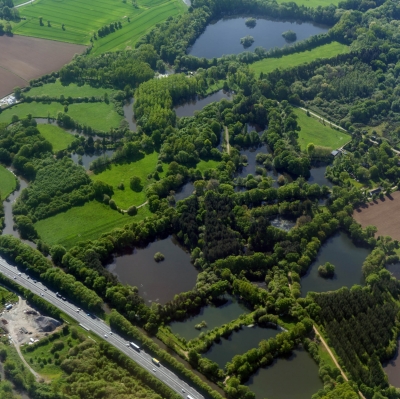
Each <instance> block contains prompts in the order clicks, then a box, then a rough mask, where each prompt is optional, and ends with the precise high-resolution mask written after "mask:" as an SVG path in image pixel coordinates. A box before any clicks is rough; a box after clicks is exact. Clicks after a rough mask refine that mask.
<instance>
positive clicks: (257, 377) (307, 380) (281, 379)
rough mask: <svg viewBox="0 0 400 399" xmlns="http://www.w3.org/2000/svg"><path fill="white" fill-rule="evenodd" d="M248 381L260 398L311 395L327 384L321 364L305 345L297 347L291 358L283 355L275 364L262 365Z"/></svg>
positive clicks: (278, 398)
mask: <svg viewBox="0 0 400 399" xmlns="http://www.w3.org/2000/svg"><path fill="white" fill-rule="evenodd" d="M246 385H247V386H248V387H249V388H250V389H251V390H252V391H253V392H254V393H255V394H256V399H264V398H268V399H288V398H296V399H310V398H311V396H312V395H313V394H315V393H317V392H318V391H319V390H320V389H322V388H323V384H322V381H321V379H320V378H319V376H318V365H317V363H315V362H314V360H313V359H312V358H311V356H310V355H309V354H308V353H307V352H306V351H305V350H304V349H303V348H299V349H295V350H294V351H293V354H292V356H290V357H289V358H287V359H283V358H279V359H277V360H275V361H274V362H273V363H272V365H271V366H268V367H266V368H260V369H259V370H258V371H257V372H256V373H255V374H254V375H253V376H251V377H250V379H249V381H248V382H247V383H246Z"/></svg>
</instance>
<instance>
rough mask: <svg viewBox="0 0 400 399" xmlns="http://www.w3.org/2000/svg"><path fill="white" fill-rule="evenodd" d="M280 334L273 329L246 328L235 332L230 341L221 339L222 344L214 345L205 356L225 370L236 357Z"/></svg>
mask: <svg viewBox="0 0 400 399" xmlns="http://www.w3.org/2000/svg"><path fill="white" fill-rule="evenodd" d="M279 332H281V331H280V330H274V329H272V328H261V327H257V326H256V327H247V326H244V327H242V329H241V330H239V331H234V332H233V333H232V334H231V335H230V336H229V338H228V339H225V338H221V341H220V342H218V343H214V344H213V345H212V346H211V348H210V349H209V350H208V351H207V352H206V353H205V354H204V356H205V357H207V358H208V359H210V360H212V361H213V362H215V363H217V364H218V366H219V367H220V368H221V369H223V368H224V367H225V365H226V363H227V362H230V361H231V360H232V358H233V357H234V356H235V355H242V354H243V353H246V352H247V351H249V350H250V349H252V348H257V346H258V344H259V342H260V341H262V340H263V339H265V340H267V339H269V338H272V337H275V336H276V334H278V333H279Z"/></svg>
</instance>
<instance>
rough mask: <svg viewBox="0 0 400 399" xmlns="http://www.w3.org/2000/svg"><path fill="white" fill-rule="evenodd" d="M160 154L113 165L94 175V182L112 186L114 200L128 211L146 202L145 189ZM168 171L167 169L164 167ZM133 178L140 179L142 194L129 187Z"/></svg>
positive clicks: (154, 153) (92, 176)
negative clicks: (99, 181) (121, 188)
mask: <svg viewBox="0 0 400 399" xmlns="http://www.w3.org/2000/svg"><path fill="white" fill-rule="evenodd" d="M157 158H158V154H157V153H156V152H153V153H152V154H149V155H146V156H145V157H144V158H142V159H140V160H139V161H136V162H130V163H125V164H120V165H115V164H111V165H110V169H107V170H105V171H104V172H101V173H99V174H92V175H91V176H90V177H91V178H92V179H93V180H101V181H103V182H104V183H107V184H110V185H111V186H112V187H113V189H114V195H113V196H112V199H113V200H114V201H115V203H116V204H117V205H118V206H119V207H120V208H122V209H128V208H129V207H130V206H132V205H136V206H138V205H141V204H143V203H144V202H146V193H145V187H146V185H147V184H148V180H147V175H148V174H149V173H152V172H154V170H155V167H156V164H157ZM164 169H165V170H166V167H164ZM132 176H138V177H140V180H141V182H142V186H143V189H142V191H140V192H136V191H133V190H132V189H131V188H130V187H129V183H130V179H131V177H132ZM120 183H123V184H124V186H125V189H124V190H120V189H118V185H119V184H120Z"/></svg>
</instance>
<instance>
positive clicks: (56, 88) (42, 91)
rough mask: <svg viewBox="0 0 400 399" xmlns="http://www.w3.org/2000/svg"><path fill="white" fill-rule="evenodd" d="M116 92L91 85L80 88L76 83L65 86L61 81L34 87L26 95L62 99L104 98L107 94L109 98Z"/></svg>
mask: <svg viewBox="0 0 400 399" xmlns="http://www.w3.org/2000/svg"><path fill="white" fill-rule="evenodd" d="M113 92H114V90H113V89H103V88H97V87H92V86H89V85H82V86H78V85H77V84H75V83H70V84H68V85H65V86H64V85H63V84H61V82H60V81H59V80H57V81H56V82H55V83H48V84H45V85H43V86H39V87H32V88H31V89H30V90H29V91H28V92H27V93H26V94H27V95H28V96H31V97H35V96H49V97H60V96H61V95H63V96H64V97H65V98H67V97H72V98H78V97H103V96H104V94H105V93H107V94H108V95H109V96H110V95H111V94H112V93H113Z"/></svg>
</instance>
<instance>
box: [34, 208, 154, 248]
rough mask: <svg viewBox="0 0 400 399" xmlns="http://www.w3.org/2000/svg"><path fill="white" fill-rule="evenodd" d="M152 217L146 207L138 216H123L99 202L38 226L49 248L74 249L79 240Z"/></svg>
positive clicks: (68, 212)
mask: <svg viewBox="0 0 400 399" xmlns="http://www.w3.org/2000/svg"><path fill="white" fill-rule="evenodd" d="M147 216H150V211H149V210H148V208H147V207H142V208H140V209H138V214H137V215H136V216H133V217H132V216H128V215H126V214H125V215H122V214H121V213H118V212H117V211H113V210H112V209H111V208H110V207H109V206H106V205H104V204H102V203H100V202H97V201H91V202H87V203H86V204H85V205H83V206H80V207H75V208H71V209H69V210H68V211H67V212H63V213H59V214H58V215H55V216H52V217H50V218H47V219H44V220H40V221H39V222H37V223H35V228H36V230H37V231H38V233H39V235H40V237H41V238H42V240H44V241H45V242H47V243H48V244H49V245H54V244H62V245H64V246H65V247H66V248H71V247H72V246H74V245H75V244H76V243H78V242H79V241H85V240H95V239H97V238H99V237H100V236H101V234H103V233H107V232H109V231H111V230H112V229H114V228H116V227H123V226H124V225H125V224H128V223H131V222H133V221H138V220H142V219H144V218H145V217H147Z"/></svg>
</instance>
